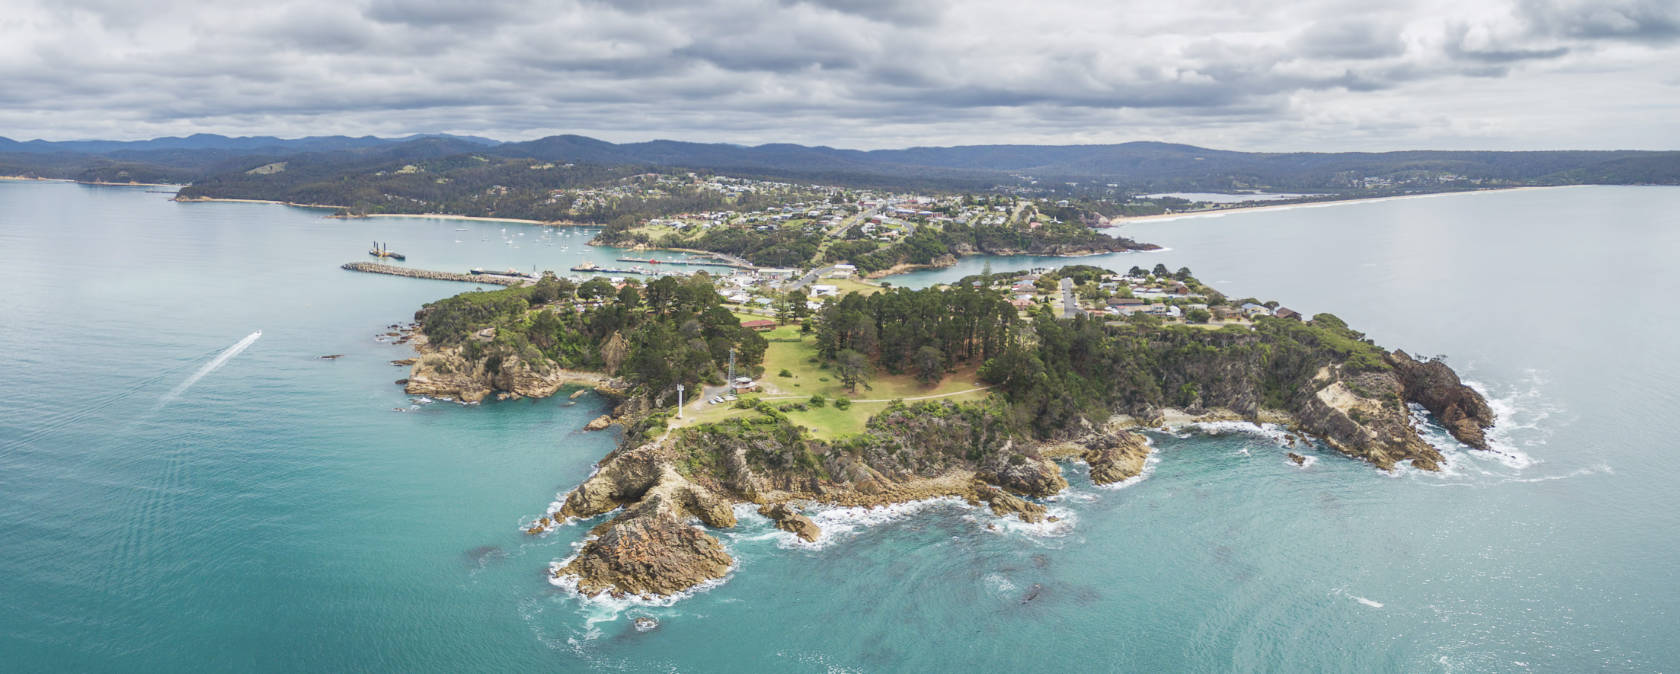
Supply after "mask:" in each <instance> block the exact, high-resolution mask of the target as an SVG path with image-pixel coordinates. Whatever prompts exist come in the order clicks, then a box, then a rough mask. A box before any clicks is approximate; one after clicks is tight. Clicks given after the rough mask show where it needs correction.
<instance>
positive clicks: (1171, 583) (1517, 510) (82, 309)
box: [0, 181, 1680, 672]
mask: <svg viewBox="0 0 1680 674" xmlns="http://www.w3.org/2000/svg"><path fill="white" fill-rule="evenodd" d="M169 196H170V195H169V194H167V193H164V192H163V191H159V190H155V189H150V188H141V187H92V186H82V185H74V184H68V183H41V182H18V181H0V288H3V289H4V291H3V292H0V373H4V374H3V375H0V376H3V379H0V381H3V382H4V384H5V385H4V386H0V541H4V543H3V544H0V598H3V599H4V603H5V604H6V610H5V611H0V658H3V661H4V663H5V664H4V668H5V669H6V670H8V671H28V672H33V671H66V670H73V671H124V672H136V671H141V672H149V671H160V672H161V671H184V670H203V669H209V670H231V669H237V670H245V671H297V670H324V671H403V672H413V671H451V672H454V671H509V670H517V671H532V670H556V671H581V670H591V669H607V670H622V671H647V670H658V671H684V672H688V671H693V672H711V671H730V672H743V671H747V672H751V671H778V672H780V671H816V672H831V671H864V672H873V671H992V670H1005V669H1007V670H1017V671H1152V670H1198V671H1208V670H1217V671H1224V670H1243V671H1255V670H1261V671H1299V670H1336V671H1350V670H1357V671H1450V672H1461V671H1523V670H1536V671H1584V670H1609V671H1665V670H1672V669H1674V668H1675V667H1676V666H1677V665H1680V642H1677V639H1676V637H1675V635H1674V629H1673V625H1674V622H1675V620H1676V615H1677V614H1680V587H1677V586H1676V584H1675V583H1674V582H1673V578H1674V577H1676V575H1677V573H1676V572H1677V571H1680V568H1677V567H1680V561H1677V560H1680V535H1677V532H1680V492H1677V491H1676V490H1675V489H1673V488H1672V486H1671V481H1672V480H1671V478H1670V476H1671V475H1672V474H1673V473H1674V472H1675V470H1676V469H1677V468H1680V465H1677V464H1680V458H1677V454H1676V453H1675V452H1673V451H1671V448H1672V447H1674V445H1675V443H1674V441H1673V439H1672V435H1670V431H1671V430H1672V429H1670V428H1668V427H1667V421H1669V420H1670V419H1671V418H1672V417H1673V415H1674V413H1675V412H1676V410H1680V358H1677V357H1676V356H1677V355H1680V354H1677V353H1676V351H1677V350H1680V348H1677V346H1676V343H1677V340H1676V339H1675V338H1674V335H1675V334H1676V330H1677V328H1680V303H1676V302H1675V300H1674V298H1676V297H1680V280H1677V278H1680V277H1677V276H1676V275H1675V274H1674V273H1673V272H1672V264H1671V260H1672V258H1673V257H1674V255H1675V254H1676V253H1677V252H1680V188H1662V187H1579V188H1565V189H1545V190H1523V191H1506V192H1488V193H1472V194H1456V195H1448V196H1438V197H1429V198H1417V199H1396V200H1388V201H1379V202H1367V203H1348V204H1338V205H1334V206H1323V207H1297V208H1284V209H1277V210H1263V211H1252V212H1234V213H1224V214H1219V215H1216V216H1195V217H1184V218H1178V219H1167V220H1150V221H1142V222H1136V223H1130V224H1126V225H1123V226H1121V227H1119V228H1117V230H1116V232H1117V233H1122V234H1125V235H1127V236H1131V237H1133V238H1137V239H1139V240H1143V241H1151V242H1155V243H1159V244H1162V245H1163V246H1165V247H1166V250H1163V251H1157V252H1150V253H1122V254H1116V255H1108V256H1100V257H1092V258H1084V259H1080V260H1066V259H1043V258H994V259H990V260H989V261H988V260H984V259H978V258H976V259H965V260H963V261H962V262H961V263H960V264H959V265H958V266H957V267H955V268H952V269H948V270H940V271H937V272H922V273H916V274H909V275H904V276H902V277H898V278H894V279H891V280H892V281H893V282H895V283H899V284H904V285H911V286H919V285H926V284H929V283H934V282H937V281H940V280H949V279H954V278H959V277H961V276H963V275H965V274H970V273H978V272H979V271H980V270H981V269H982V268H983V267H984V266H985V264H987V263H988V262H989V263H990V265H991V267H992V268H993V269H994V270H995V271H1003V270H1006V269H1013V268H1017V267H1023V266H1036V265H1043V264H1065V263H1070V262H1079V263H1087V264H1097V265H1101V266H1106V267H1110V268H1114V269H1117V270H1122V271H1123V270H1125V269H1127V268H1129V267H1130V266H1132V265H1134V264H1136V265H1141V266H1144V267H1152V266H1153V265H1155V264H1157V263H1161V264H1166V265H1168V266H1169V267H1171V268H1173V269H1176V268H1178V267H1179V266H1189V267H1191V268H1192V269H1193V270H1195V272H1196V273H1197V275H1198V276H1199V277H1200V278H1202V279H1204V280H1207V281H1210V282H1213V284H1214V285H1215V286H1216V287H1218V288H1220V289H1221V290H1223V291H1224V292H1226V293H1228V294H1230V295H1232V296H1233V297H1243V296H1256V297H1260V298H1275V299H1279V300H1281V301H1282V302H1283V303H1284V304H1285V305H1287V306H1290V307H1292V308H1295V309H1297V310H1300V311H1302V312H1303V313H1306V314H1309V315H1310V314H1313V313H1317V312H1333V313H1335V314H1337V315H1338V316H1341V317H1342V318H1344V319H1346V320H1347V321H1348V322H1349V323H1350V324H1351V325H1353V326H1354V327H1356V328H1358V329H1361V330H1364V331H1366V332H1367V333H1369V334H1370V335H1371V336H1372V337H1373V338H1374V339H1375V340H1377V342H1378V343H1380V344H1384V345H1386V346H1390V347H1401V348H1405V349H1407V350H1408V351H1411V352H1413V353H1418V354H1424V355H1434V354H1446V355H1447V356H1448V362H1449V363H1451V364H1452V365H1453V366H1454V367H1455V368H1457V369H1458V370H1459V372H1460V373H1461V374H1462V375H1463V376H1464V377H1465V378H1466V379H1467V380H1469V381H1472V382H1474V383H1475V385H1476V386H1478V387H1480V388H1481V389H1482V390H1483V391H1484V392H1485V393H1486V394H1487V395H1488V397H1489V398H1490V400H1492V401H1493V402H1494V404H1495V407H1496V408H1497V410H1498V411H1499V413H1500V420H1499V425H1498V427H1497V429H1496V430H1495V432H1494V434H1493V438H1494V439H1495V445H1496V448H1497V449H1498V450H1499V451H1498V452H1496V453H1483V452H1471V451H1468V450H1464V449H1462V448H1458V447H1456V446H1455V445H1453V444H1452V441H1451V440H1450V439H1449V438H1447V437H1446V436H1445V434H1444V433H1440V432H1438V431H1434V430H1431V433H1430V434H1431V437H1432V439H1433V440H1434V441H1435V442H1437V443H1440V445H1441V446H1442V447H1443V448H1444V449H1445V452H1446V454H1447V456H1448V459H1449V460H1448V468H1447V470H1446V471H1444V472H1443V473H1441V474H1427V473H1420V472H1417V471H1409V470H1403V471H1400V472H1398V473H1396V474H1392V475H1391V474H1385V473H1382V472H1380V471H1377V470H1375V469H1374V468H1372V467H1371V466H1369V465H1367V464H1363V463H1359V462H1356V461H1353V460H1350V459H1346V458H1343V457H1341V456H1340V455H1338V454H1335V453H1334V452H1330V451H1327V450H1314V451H1309V452H1307V454H1308V455H1309V458H1310V459H1311V461H1310V462H1309V463H1308V465H1307V466H1305V467H1296V466H1295V465H1294V464H1292V463H1290V462H1288V461H1287V460H1286V459H1285V457H1284V452H1285V451H1286V450H1285V449H1284V448H1282V447H1280V446H1279V444H1278V442H1277V433H1276V432H1275V429H1261V428H1254V427H1249V426H1245V425H1241V424H1221V425H1211V426H1207V427H1204V428H1201V429H1198V430H1195V431H1190V432H1183V433H1179V434H1167V433H1155V434H1152V435H1151V441H1152V442H1153V443H1154V445H1155V446H1156V447H1157V449H1158V450H1159V451H1158V453H1157V454H1156V456H1155V458H1154V459H1153V460H1152V461H1151V464H1150V468H1149V470H1148V471H1147V472H1146V474H1145V475H1144V476H1143V477H1142V478H1141V479H1136V480H1133V481H1131V482H1130V483H1128V484H1125V485H1123V486H1122V487H1120V488H1098V487H1094V486H1092V485H1091V484H1090V481H1089V480H1088V479H1087V478H1086V477H1085V475H1084V471H1083V468H1082V467H1080V466H1078V465H1069V466H1067V468H1066V470H1067V472H1068V474H1069V477H1070V482H1071V483H1072V485H1073V486H1072V487H1071V488H1070V489H1069V490H1068V491H1067V492H1066V493H1064V494H1062V495H1060V496H1059V497H1057V498H1056V499H1055V501H1054V502H1053V503H1052V504H1051V505H1052V508H1053V513H1055V514H1058V515H1060V516H1061V520H1060V521H1059V522H1056V523H1053V524H1049V525H1045V526H1026V525H1020V524H1018V523H1013V522H1009V521H1003V520H999V519H997V518H994V517H992V516H990V515H989V514H987V513H983V512H980V511H977V510H974V509H971V508H968V507H967V506H964V505H961V504H957V503H951V502H932V503H923V504H914V505H910V506H904V507H900V508H895V509H892V510H889V511H851V510H832V511H829V512H825V513H823V514H821V515H819V516H818V518H817V519H818V522H819V524H822V525H824V528H825V530H827V531H829V532H831V533H832V534H833V535H832V536H830V537H827V538H825V540H824V541H823V544H821V545H818V546H805V545H799V544H797V543H795V542H794V541H793V540H792V539H791V538H790V536H789V535H787V534H784V533H782V532H779V531H776V530H775V529H774V528H773V527H771V526H770V525H769V524H768V523H767V522H766V521H765V520H764V519H763V518H760V517H758V516H757V515H756V514H752V513H751V512H750V511H748V510H745V509H742V510H741V513H742V515H743V518H742V525H741V526H740V527H738V528H737V529H736V530H734V531H726V532H722V533H721V538H722V539H723V540H724V542H725V543H726V545H727V546H728V547H729V549H730V552H731V553H732V554H733V555H734V556H735V557H736V559H737V567H736V569H735V571H734V573H733V574H732V575H731V576H730V577H729V578H727V579H726V580H725V581H723V582H721V583H718V584H716V585H714V586H711V587H707V588H704V589H702V590H700V591H697V592H695V593H693V594H692V596H689V597H687V598H684V599H681V600H678V601H675V602H667V603H665V604H667V605H641V604H639V603H634V602H609V601H599V602H597V601H584V600H580V599H579V598H577V597H575V596H574V595H572V594H570V593H568V592H567V591H565V590H564V589H563V588H560V587H556V586H554V585H553V584H551V583H550V582H549V581H548V578H547V577H546V572H547V570H548V568H549V566H550V565H551V564H552V563H554V562H556V561H558V560H561V559H564V558H566V557H568V556H570V555H571V554H572V553H573V551H574V550H575V548H576V546H577V545H578V544H579V543H580V542H581V540H582V539H583V537H584V536H585V534H586V532H587V529H588V526H589V523H585V524H583V525H571V526H568V527H564V528H561V529H559V530H557V531H556V532H555V533H553V534H550V535H548V536H545V537H540V538H534V537H529V536H526V535H525V534H523V532H522V531H521V530H520V525H521V524H522V523H523V522H525V521H527V520H528V518H530V517H532V516H534V515H536V514H539V513H541V512H542V511H543V510H544V509H545V508H546V507H547V506H548V504H549V503H550V502H552V501H554V500H555V499H556V498H557V497H558V496H559V495H561V494H563V493H564V492H565V491H566V490H567V489H569V488H570V487H571V486H573V485H575V484H577V483H578V482H579V481H581V480H582V479H583V478H584V477H586V476H587V475H588V474H589V473H590V470H591V467H592V465H593V463H594V462H595V460H597V459H599V458H600V457H601V456H603V455H604V454H605V453H607V452H608V451H610V450H611V449H612V447H613V446H614V442H615V438H614V437H613V436H612V435H611V434H610V433H583V432H582V431H581V428H582V426H583V424H584V423H585V422H587V421H588V420H589V419H591V418H593V417H594V416H596V415H599V414H601V413H602V412H603V410H604V409H605V403H604V402H603V401H601V400H600V399H599V398H597V397H596V396H595V395H594V394H589V395H586V396H583V397H582V398H580V399H578V400H576V401H569V400H567V399H566V398H565V397H564V396H556V397H555V398H553V399H548V400H536V401H532V400H519V401H504V402H487V403H485V404H482V405H474V406H461V405H455V404H452V403H446V402H437V401H428V400H425V399H417V398H411V397H410V396H407V395H405V394H404V393H403V392H402V390H401V387H399V386H397V385H395V384H394V383H393V380H395V379H398V378H400V377H403V376H405V374H406V370H405V368H400V367H394V366H392V365H391V364H390V362H389V361H391V360H395V359H401V358H406V357H409V356H410V355H411V352H410V351H409V350H408V349H407V347H405V346H399V345H394V344H392V343H390V340H391V338H390V337H389V336H387V335H386V333H387V332H389V328H388V326H390V325H392V324H395V323H399V322H406V321H407V320H409V319H410V318H411V317H412V315H413V312H414V310H415V309H417V308H418V307H419V306H420V305H421V304H423V303H425V302H428V301H431V300H435V299H439V298H442V297H445V296H448V295H450V294H453V293H456V292H460V291H462V290H466V289H469V288H471V287H472V286H471V285H468V284H459V283H449V282H438V281H421V280H415V279H406V278H397V277H387V276H378V275H369V274H357V273H353V272H348V271H343V270H340V269H339V265H340V264H342V263H344V262H350V261H360V260H369V259H371V258H369V257H368V256H367V254H366V250H367V248H368V247H369V246H370V245H371V243H372V242H373V241H374V240H379V241H388V242H389V243H390V247H391V248H392V249H394V250H398V251H401V252H403V253H405V254H407V255H408V256H409V262H408V263H409V264H411V265H413V266H416V267H421V268H430V269H460V268H466V267H473V266H480V267H486V268H503V267H510V266H511V267H516V268H520V269H529V268H530V267H532V266H533V265H535V266H539V267H543V268H566V267H570V266H571V265H574V264H577V263H578V262H580V261H586V260H587V261H593V262H596V263H598V264H604V263H606V262H610V261H611V260H612V259H613V258H614V257H617V256H618V254H619V252H620V251H615V250H612V249H600V248H592V247H589V246H585V245H583V241H585V240H587V238H588V236H589V235H590V234H591V233H592V232H591V231H590V230H587V229H579V230H570V229H554V228H543V227H538V226H532V225H522V224H515V223H495V222H469V221H454V220H441V219H425V218H377V219H369V220H335V219H328V218H324V217H323V215H324V212H322V211H318V210H309V209H299V208H289V207H282V206H276V205H268V204H244V203H189V204H181V203H175V202H172V201H169ZM323 355H340V357H339V358H337V359H330V360H328V359H322V358H321V356H323ZM638 616H650V617H654V618H656V619H657V620H659V622H660V625H659V627H658V628H657V629H654V630H651V631H646V632H641V631H638V630H636V629H635V627H634V625H633V624H632V619H633V618H635V617H638Z"/></svg>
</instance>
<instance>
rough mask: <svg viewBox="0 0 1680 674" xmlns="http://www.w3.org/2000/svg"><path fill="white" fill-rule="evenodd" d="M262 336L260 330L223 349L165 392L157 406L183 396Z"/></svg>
mask: <svg viewBox="0 0 1680 674" xmlns="http://www.w3.org/2000/svg"><path fill="white" fill-rule="evenodd" d="M261 338H262V331H261V330H258V331H256V332H253V333H251V334H249V335H246V336H245V338H244V339H241V340H239V341H238V342H234V344H233V346H230V347H228V348H226V349H223V350H222V352H221V353H219V354H216V357H215V358H212V359H210V362H208V363H205V364H204V366H203V367H200V368H198V371H197V372H194V373H192V376H191V377H187V379H186V381H183V382H181V383H180V385H178V386H176V387H175V388H174V389H172V390H171V391H170V392H169V393H166V394H164V396H163V398H162V399H160V400H158V403H157V406H158V407H163V406H164V405H168V404H169V403H170V402H171V401H173V400H175V399H176V398H179V397H181V394H183V393H186V392H187V389H189V388H192V385H193V384H197V383H198V380H200V379H203V378H204V377H205V376H206V375H209V374H210V373H211V372H215V371H216V370H219V369H221V368H222V366H223V365H226V364H227V362H228V361H230V360H233V357H234V356H237V355H239V354H240V353H243V352H244V351H245V350H246V349H249V348H251V345H252V344H255V343H257V340H258V339H261Z"/></svg>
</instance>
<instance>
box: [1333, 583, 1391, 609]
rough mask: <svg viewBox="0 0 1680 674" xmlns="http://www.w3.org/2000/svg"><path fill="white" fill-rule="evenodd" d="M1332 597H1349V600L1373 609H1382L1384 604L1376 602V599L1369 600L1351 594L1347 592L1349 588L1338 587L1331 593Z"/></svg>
mask: <svg viewBox="0 0 1680 674" xmlns="http://www.w3.org/2000/svg"><path fill="white" fill-rule="evenodd" d="M1330 596H1332V597H1347V598H1348V599H1352V600H1354V601H1356V602H1359V603H1361V604H1364V605H1366V606H1369V607H1371V608H1382V607H1383V604H1382V602H1380V601H1376V600H1374V599H1367V598H1365V597H1361V596H1359V595H1357V594H1351V593H1349V592H1348V591H1347V588H1344V587H1338V588H1336V589H1334V590H1331V591H1330Z"/></svg>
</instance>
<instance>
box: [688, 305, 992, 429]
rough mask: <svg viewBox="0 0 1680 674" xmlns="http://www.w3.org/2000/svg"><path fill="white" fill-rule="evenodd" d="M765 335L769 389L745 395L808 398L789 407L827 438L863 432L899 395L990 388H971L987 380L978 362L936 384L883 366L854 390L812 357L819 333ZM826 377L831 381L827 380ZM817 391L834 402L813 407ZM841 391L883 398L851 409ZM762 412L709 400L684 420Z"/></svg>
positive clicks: (789, 329) (778, 400) (970, 396)
mask: <svg viewBox="0 0 1680 674" xmlns="http://www.w3.org/2000/svg"><path fill="white" fill-rule="evenodd" d="M764 338H765V339H767V340H769V341H770V348H769V349H768V350H767V351H766V352H765V354H764V376H763V377H760V378H759V385H760V386H761V387H763V388H764V389H765V390H764V391H763V392H761V393H758V394H748V395H745V396H742V398H743V399H746V400H752V399H755V398H763V399H765V400H766V401H767V402H769V403H771V404H773V405H783V404H787V403H806V405H807V408H806V409H805V410H804V411H799V410H791V411H788V412H787V415H788V418H789V419H792V420H793V421H794V423H797V424H799V425H801V426H804V427H806V428H808V429H810V430H811V434H812V435H813V436H815V437H817V438H820V439H823V440H832V439H834V438H837V437H841V436H844V435H850V434H853V433H858V432H861V431H862V430H863V427H864V423H865V422H866V421H868V419H869V417H870V416H873V415H874V414H876V413H878V412H880V411H881V410H882V409H883V408H885V407H886V406H887V405H888V404H889V403H890V402H891V401H892V400H894V399H899V398H904V399H910V398H921V397H925V396H944V397H942V398H940V399H941V400H949V401H952V402H957V401H963V400H978V399H981V398H984V397H986V396H987V395H988V394H989V393H990V392H989V391H984V390H981V391H975V390H970V389H975V388H979V387H980V386H981V384H980V383H979V382H978V381H976V378H975V370H976V368H973V367H968V368H964V369H962V370H959V371H957V372H955V373H951V374H947V375H946V376H945V378H944V379H942V380H940V381H939V382H938V383H936V384H933V385H931V386H929V385H924V384H922V383H921V382H919V381H916V379H915V378H914V377H912V376H909V375H888V374H886V373H883V372H877V373H874V375H873V376H871V377H870V378H869V379H868V380H867V381H868V384H869V386H870V388H864V387H862V386H859V387H858V390H857V392H856V393H852V392H848V391H846V389H845V388H844V387H842V386H841V385H840V382H839V380H838V378H837V377H835V376H834V373H833V371H832V370H830V369H826V368H823V367H820V366H819V365H818V364H817V363H812V362H810V360H809V359H811V358H814V357H816V355H817V350H816V345H815V339H814V338H811V337H806V336H801V335H800V334H799V326H796V325H784V326H781V327H778V328H776V329H775V330H772V331H769V332H766V333H764ZM784 369H785V370H787V371H788V372H789V373H790V374H792V375H793V376H791V377H782V376H779V374H778V373H780V372H781V371H782V370H784ZM824 379H827V380H828V381H823V380H824ZM816 393H820V394H822V395H823V397H824V398H827V399H828V403H827V404H825V405H824V406H822V407H811V406H810V403H809V401H810V398H811V395H812V394H816ZM945 394H954V395H945ZM841 397H845V398H851V399H853V400H854V401H856V400H875V401H878V402H853V403H852V406H851V408H850V409H845V410H841V409H838V408H836V407H835V406H834V400H835V399H836V398H841ZM756 413H757V412H754V411H752V410H743V409H736V408H735V406H734V404H733V403H724V404H721V405H703V406H702V407H699V408H697V407H695V406H692V405H691V406H690V407H689V408H688V409H687V410H686V411H685V412H684V415H685V418H684V419H683V422H682V424H681V425H685V426H686V425H692V424H701V423H709V422H714V421H720V420H722V419H726V418H729V417H733V416H740V415H746V414H756Z"/></svg>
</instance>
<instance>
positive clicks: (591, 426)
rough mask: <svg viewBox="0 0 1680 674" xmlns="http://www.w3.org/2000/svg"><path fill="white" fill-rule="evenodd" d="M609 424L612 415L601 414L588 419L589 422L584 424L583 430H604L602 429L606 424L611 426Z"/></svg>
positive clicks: (605, 427) (610, 423) (604, 428)
mask: <svg viewBox="0 0 1680 674" xmlns="http://www.w3.org/2000/svg"><path fill="white" fill-rule="evenodd" d="M611 425H612V415H610V414H603V415H601V416H598V417H595V418H594V419H592V420H590V422H589V423H587V424H584V426H583V430H586V431H604V430H606V429H607V427H608V426H611Z"/></svg>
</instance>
